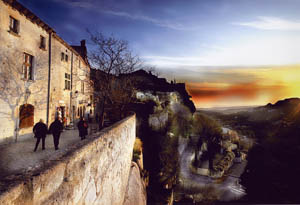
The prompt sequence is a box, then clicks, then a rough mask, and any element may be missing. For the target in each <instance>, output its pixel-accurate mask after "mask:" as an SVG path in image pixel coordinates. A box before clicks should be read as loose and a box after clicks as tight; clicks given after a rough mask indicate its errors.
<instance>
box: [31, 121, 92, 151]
mask: <svg viewBox="0 0 300 205" xmlns="http://www.w3.org/2000/svg"><path fill="white" fill-rule="evenodd" d="M77 127H78V131H79V137H80V138H81V140H84V139H85V138H86V135H87V134H88V127H89V126H88V123H87V122H86V121H85V120H84V118H83V117H81V118H80V120H79V122H78V123H77ZM63 128H64V126H63V123H62V122H61V121H60V119H59V117H56V118H55V120H54V122H52V123H51V125H50V127H49V130H48V128H47V125H46V124H45V123H44V121H43V120H42V119H40V121H39V122H38V123H36V124H35V125H34V126H33V133H34V137H35V138H36V144H35V147H34V152H36V150H37V148H38V146H39V143H40V141H41V140H42V150H44V149H45V139H46V135H47V133H48V132H49V133H51V134H52V135H53V143H54V148H55V150H58V145H59V138H60V134H61V133H62V131H63Z"/></svg>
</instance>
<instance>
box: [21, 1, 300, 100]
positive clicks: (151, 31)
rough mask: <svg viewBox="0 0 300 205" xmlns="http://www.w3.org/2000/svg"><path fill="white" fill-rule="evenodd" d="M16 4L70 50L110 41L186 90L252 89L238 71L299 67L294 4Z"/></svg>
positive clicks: (297, 5) (298, 15) (299, 23)
mask: <svg viewBox="0 0 300 205" xmlns="http://www.w3.org/2000/svg"><path fill="white" fill-rule="evenodd" d="M20 2H21V3H23V4H24V5H25V6H26V7H28V8H29V9H31V10H32V11H33V12H34V13H36V14H37V15H38V16H40V17H41V18H42V19H43V20H44V21H46V22H47V23H48V24H49V25H50V26H52V27H53V28H54V29H55V30H56V32H57V33H58V34H59V35H60V36H61V37H62V38H63V39H64V40H66V41H67V42H68V43H70V44H79V41H80V40H81V39H88V34H87V33H86V29H87V28H88V29H90V30H94V31H95V30H97V31H101V32H103V33H104V34H107V35H110V34H113V35H114V36H116V37H118V38H122V39H124V40H127V41H129V44H130V46H131V48H132V50H133V51H134V52H135V53H137V54H138V55H139V56H141V58H142V59H143V60H144V61H145V62H146V63H148V64H151V65H154V66H156V68H157V70H158V71H159V72H160V73H161V74H162V75H163V76H166V77H168V78H169V79H171V78H176V79H178V80H180V81H185V82H187V83H189V82H193V83H214V84H216V83H221V84H222V83H223V84H224V83H229V82H230V81H232V82H234V83H249V82H250V81H251V83H253V82H256V81H258V80H259V78H258V77H257V75H254V74H253V73H252V74H251V75H249V76H248V75H246V74H245V73H242V74H241V72H240V71H239V70H243V69H245V68H246V69H249V67H251V68H253V69H258V70H259V69H261V68H262V69H264V68H265V67H266V66H281V68H282V65H295V64H299V63H300V12H299V11H300V1H299V0H126V1H125V0H99V1H96V0H43V1H40V0H20ZM88 46H89V45H88ZM282 69H284V68H282ZM232 71H235V72H232ZM247 76H248V77H247ZM253 76H255V77H253ZM223 78H224V79H223ZM241 81H242V82H241ZM266 101H267V99H266ZM225 104H226V103H225Z"/></svg>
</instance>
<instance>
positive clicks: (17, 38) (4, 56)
mask: <svg viewBox="0 0 300 205" xmlns="http://www.w3.org/2000/svg"><path fill="white" fill-rule="evenodd" d="M10 17H13V18H15V19H17V20H18V21H19V31H18V33H17V34H16V33H13V32H11V31H10V29H9V28H10V24H9V23H10ZM41 36H43V37H45V42H46V49H41V48H40V37H41ZM48 38H49V34H48V33H47V32H46V31H45V30H44V29H42V28H41V27H39V26H38V25H37V24H33V23H32V22H31V21H30V20H28V19H27V18H26V17H25V16H24V15H22V14H20V12H18V11H17V10H16V9H13V8H11V7H10V6H8V5H7V4H5V3H4V2H3V1H0V62H1V63H0V71H1V76H0V84H1V86H0V87H1V88H0V92H1V93H0V118H1V125H0V133H1V134H0V142H2V141H4V140H10V139H8V138H9V137H12V136H15V134H16V133H15V130H18V125H19V108H20V106H21V105H23V104H26V103H27V104H31V105H32V106H34V122H38V121H39V119H40V118H42V119H44V120H45V118H46V105H47V104H46V103H47V76H48ZM24 53H26V54H29V55H31V56H33V62H32V66H33V70H34V72H33V74H32V75H33V80H24V79H22V68H23V63H24ZM26 89H27V92H26ZM29 132H32V127H31V128H29V129H21V130H20V131H19V133H18V134H19V135H20V136H22V137H23V136H24V135H26V134H28V133H29Z"/></svg>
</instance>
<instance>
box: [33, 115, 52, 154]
mask: <svg viewBox="0 0 300 205" xmlns="http://www.w3.org/2000/svg"><path fill="white" fill-rule="evenodd" d="M47 132H48V129H47V125H46V124H45V123H44V121H43V120H42V119H40V121H39V122H38V123H36V124H35V125H34V127H33V133H34V137H35V138H36V144H35V148H34V150H33V151H34V152H35V151H36V150H37V148H38V146H39V143H40V141H41V139H42V150H44V149H45V138H46V135H47Z"/></svg>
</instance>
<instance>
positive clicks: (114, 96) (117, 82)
mask: <svg viewBox="0 0 300 205" xmlns="http://www.w3.org/2000/svg"><path fill="white" fill-rule="evenodd" d="M89 34H90V37H91V41H92V43H93V48H94V49H93V50H92V51H91V52H90V55H89V59H90V62H91V63H92V67H94V68H95V70H94V73H93V74H92V76H91V78H92V80H93V84H94V96H95V98H96V100H97V101H98V102H101V106H100V107H101V111H100V124H99V126H100V127H102V126H103V122H104V115H105V108H106V107H107V106H108V105H111V106H112V107H113V108H114V109H117V110H118V112H119V118H121V117H122V114H123V111H124V109H125V107H126V105H127V104H128V103H130V102H131V101H132V100H133V99H134V94H135V92H134V79H133V78H132V76H131V75H130V73H132V72H133V71H135V70H137V69H140V68H142V62H141V60H140V59H139V57H138V56H135V55H133V54H132V52H131V50H130V49H129V47H128V42H127V41H124V40H120V39H117V38H115V37H114V36H109V37H106V36H104V35H103V34H102V33H99V32H96V33H91V32H89Z"/></svg>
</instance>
